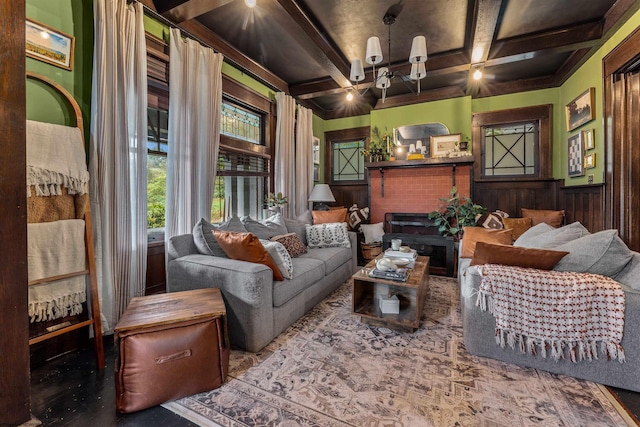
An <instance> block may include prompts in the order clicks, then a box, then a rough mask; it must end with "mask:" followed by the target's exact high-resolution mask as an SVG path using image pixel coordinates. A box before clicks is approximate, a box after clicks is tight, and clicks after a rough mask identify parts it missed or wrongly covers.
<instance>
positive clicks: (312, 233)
mask: <svg viewBox="0 0 640 427" xmlns="http://www.w3.org/2000/svg"><path fill="white" fill-rule="evenodd" d="M307 242H308V243H309V247H310V248H336V247H343V248H350V247H351V242H350V241H349V231H348V230H347V223H346V222H333V223H328V224H317V225H307Z"/></svg>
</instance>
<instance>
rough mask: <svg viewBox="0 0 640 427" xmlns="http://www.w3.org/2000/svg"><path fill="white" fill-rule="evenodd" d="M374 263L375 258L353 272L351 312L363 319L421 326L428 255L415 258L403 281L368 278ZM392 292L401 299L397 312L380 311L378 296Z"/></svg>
mask: <svg viewBox="0 0 640 427" xmlns="http://www.w3.org/2000/svg"><path fill="white" fill-rule="evenodd" d="M380 256H382V255H380ZM380 256H379V257H377V258H376V259H379V258H380ZM375 265H376V260H375V259H374V260H372V261H370V262H369V263H368V264H367V265H365V266H364V267H363V268H362V269H360V270H358V272H357V273H355V274H354V275H353V298H352V299H353V314H356V315H359V316H360V318H361V320H362V321H363V322H368V323H374V324H380V323H381V324H384V325H386V326H394V327H402V328H405V329H411V330H412V331H415V330H416V329H417V328H418V327H420V317H421V316H422V310H423V308H424V302H425V299H426V295H427V288H428V287H429V257H426V256H419V257H418V258H417V259H416V261H415V265H414V267H413V268H412V269H411V271H410V274H409V278H408V279H407V281H406V282H400V281H395V280H387V279H378V278H375V277H370V276H369V275H368V273H369V271H370V270H372V269H374V268H375ZM391 295H396V296H397V297H398V299H399V300H400V313H399V314H383V313H382V312H381V310H380V307H379V298H380V297H381V296H384V297H388V296H391Z"/></svg>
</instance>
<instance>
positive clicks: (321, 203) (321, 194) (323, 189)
mask: <svg viewBox="0 0 640 427" xmlns="http://www.w3.org/2000/svg"><path fill="white" fill-rule="evenodd" d="M309 201H310V202H314V203H317V205H316V206H315V207H314V210H318V211H328V210H329V206H327V204H326V202H335V201H336V198H335V197H333V193H332V192H331V188H329V184H316V185H315V186H314V187H313V190H312V191H311V194H310V195H309Z"/></svg>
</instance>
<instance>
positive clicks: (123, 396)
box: [115, 316, 229, 413]
mask: <svg viewBox="0 0 640 427" xmlns="http://www.w3.org/2000/svg"><path fill="white" fill-rule="evenodd" d="M225 327H226V325H225V318H224V317H222V316H217V317H212V318H207V319H195V320H188V321H184V322H178V323H172V324H168V325H157V326H153V327H148V328H140V329H136V330H132V331H125V332H123V333H120V334H116V337H115V340H116V352H117V355H116V381H115V382H116V406H117V409H118V411H120V412H125V413H126V412H134V411H139V410H142V409H146V408H149V407H151V406H155V405H159V404H161V403H164V402H167V401H170V400H175V399H179V398H181V397H185V396H190V395H193V394H196V393H200V392H203V391H208V390H212V389H215V388H217V387H220V386H221V385H222V383H223V382H224V380H225V378H226V376H227V371H228V366H229V346H228V343H227V342H226V341H227V340H226V330H225Z"/></svg>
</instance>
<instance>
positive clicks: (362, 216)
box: [349, 204, 369, 231]
mask: <svg viewBox="0 0 640 427" xmlns="http://www.w3.org/2000/svg"><path fill="white" fill-rule="evenodd" d="M367 221H369V208H368V207H364V208H362V209H360V208H358V205H357V204H354V205H353V206H351V207H350V208H349V230H351V231H358V229H359V228H360V224H364V223H366V222H367Z"/></svg>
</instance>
